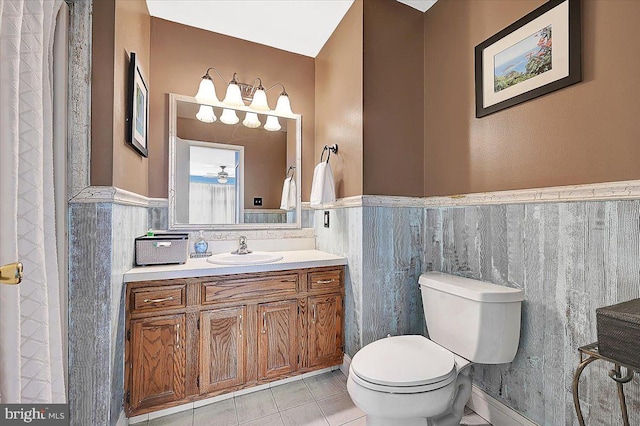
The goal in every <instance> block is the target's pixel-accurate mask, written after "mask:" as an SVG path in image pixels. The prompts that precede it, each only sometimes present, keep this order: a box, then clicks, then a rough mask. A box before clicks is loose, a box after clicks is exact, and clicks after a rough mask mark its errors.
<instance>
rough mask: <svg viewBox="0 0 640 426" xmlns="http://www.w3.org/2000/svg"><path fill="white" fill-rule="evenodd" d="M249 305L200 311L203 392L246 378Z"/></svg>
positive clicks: (221, 387)
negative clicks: (246, 321) (247, 309)
mask: <svg viewBox="0 0 640 426" xmlns="http://www.w3.org/2000/svg"><path fill="white" fill-rule="evenodd" d="M246 318H247V315H246V307H245V306H239V307H234V308H228V309H216V310H211V311H203V312H201V313H200V393H209V392H213V391H215V390H219V389H225V388H228V387H231V386H236V385H240V384H242V383H244V381H245V363H246V355H245V348H246V344H245V341H246V335H247V332H246V327H245V320H246Z"/></svg>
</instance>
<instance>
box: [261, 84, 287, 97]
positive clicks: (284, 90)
mask: <svg viewBox="0 0 640 426" xmlns="http://www.w3.org/2000/svg"><path fill="white" fill-rule="evenodd" d="M276 86H282V93H280V94H281V95H285V96H289V94H288V93H287V89H285V87H284V84H282V83H274V84H273V85H272V86H271V87H269V88H268V89H266V90H265V92H268V91H269V90H271V89H273V88H274V87H276Z"/></svg>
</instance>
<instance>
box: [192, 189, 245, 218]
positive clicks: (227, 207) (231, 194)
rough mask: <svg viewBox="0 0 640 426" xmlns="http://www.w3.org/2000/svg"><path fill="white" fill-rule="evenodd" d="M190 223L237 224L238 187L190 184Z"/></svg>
mask: <svg viewBox="0 0 640 426" xmlns="http://www.w3.org/2000/svg"><path fill="white" fill-rule="evenodd" d="M189 223H216V224H221V223H236V186H235V185H215V184H209V183H200V182H190V183H189Z"/></svg>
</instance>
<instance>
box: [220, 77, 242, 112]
mask: <svg viewBox="0 0 640 426" xmlns="http://www.w3.org/2000/svg"><path fill="white" fill-rule="evenodd" d="M222 102H224V103H225V104H227V105H229V106H244V102H243V101H242V94H241V93H240V86H238V85H237V84H236V83H234V82H231V83H229V85H228V86H227V95H226V96H225V97H224V101H222Z"/></svg>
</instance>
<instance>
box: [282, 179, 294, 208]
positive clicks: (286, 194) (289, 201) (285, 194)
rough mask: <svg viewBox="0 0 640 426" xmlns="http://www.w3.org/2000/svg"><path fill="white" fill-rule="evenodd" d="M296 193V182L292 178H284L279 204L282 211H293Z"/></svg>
mask: <svg viewBox="0 0 640 426" xmlns="http://www.w3.org/2000/svg"><path fill="white" fill-rule="evenodd" d="M296 192H297V191H296V181H295V180H293V177H288V178H286V179H285V180H284V185H283V186H282V201H281V202H280V208H281V209H282V210H295V208H296Z"/></svg>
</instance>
